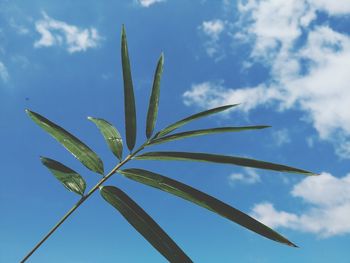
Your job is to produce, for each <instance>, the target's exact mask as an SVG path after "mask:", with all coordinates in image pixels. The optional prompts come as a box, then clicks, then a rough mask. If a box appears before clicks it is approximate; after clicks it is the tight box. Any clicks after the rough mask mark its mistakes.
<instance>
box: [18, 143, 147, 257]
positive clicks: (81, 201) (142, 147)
mask: <svg viewBox="0 0 350 263" xmlns="http://www.w3.org/2000/svg"><path fill="white" fill-rule="evenodd" d="M148 142H149V141H147V142H145V143H144V144H143V145H141V146H140V148H138V149H137V150H136V151H135V152H133V153H130V154H129V155H128V156H127V157H125V159H124V160H123V161H121V162H120V163H118V164H117V165H116V166H115V167H114V168H113V169H112V170H111V171H110V172H109V173H108V174H107V175H105V176H104V177H102V179H101V180H100V181H99V182H98V183H97V184H96V185H95V186H94V187H93V188H91V190H90V191H89V192H88V193H87V194H86V195H84V196H83V197H82V198H81V199H80V200H79V201H78V202H77V203H76V204H75V205H74V206H73V207H72V208H71V209H70V210H69V211H68V212H67V213H66V214H65V215H64V216H63V217H62V218H61V219H60V221H58V223H57V224H56V225H55V226H54V227H53V228H52V229H51V230H50V231H49V232H48V233H47V234H46V235H45V236H44V237H43V238H42V239H41V240H40V241H39V242H38V243H37V244H36V245H35V247H34V248H33V249H32V250H31V251H30V252H29V253H28V254H27V255H26V256H25V257H24V258H23V259H22V261H20V263H24V262H26V261H27V259H28V258H29V257H30V256H31V255H32V254H33V253H34V252H35V251H36V250H37V249H38V248H39V247H40V246H41V245H42V244H43V243H44V242H45V241H46V240H47V239H48V238H49V237H50V236H51V235H52V234H53V233H54V232H55V231H56V230H57V229H58V228H59V227H60V226H61V225H62V224H63V222H64V221H66V220H67V218H68V217H69V216H70V215H71V214H72V213H73V212H74V211H75V210H76V209H78V207H80V206H81V205H82V204H83V203H84V202H85V200H87V199H88V198H89V197H90V196H91V195H92V194H93V193H94V192H95V191H96V190H97V189H98V188H99V187H100V186H101V185H102V184H103V183H104V182H106V181H107V180H108V179H109V178H110V177H111V176H112V175H113V174H115V173H116V172H117V171H118V169H119V168H120V167H122V166H123V165H124V164H126V163H127V162H128V161H130V160H131V159H132V157H133V156H134V155H135V154H137V153H138V152H140V151H141V150H143V149H144V148H145V147H146V146H147V145H148Z"/></svg>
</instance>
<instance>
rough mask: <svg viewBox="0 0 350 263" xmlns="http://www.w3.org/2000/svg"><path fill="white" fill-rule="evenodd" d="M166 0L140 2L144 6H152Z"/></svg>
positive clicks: (143, 0)
mask: <svg viewBox="0 0 350 263" xmlns="http://www.w3.org/2000/svg"><path fill="white" fill-rule="evenodd" d="M165 1H166V0H138V3H139V4H140V5H141V6H143V7H150V6H151V5H154V4H157V3H161V2H165Z"/></svg>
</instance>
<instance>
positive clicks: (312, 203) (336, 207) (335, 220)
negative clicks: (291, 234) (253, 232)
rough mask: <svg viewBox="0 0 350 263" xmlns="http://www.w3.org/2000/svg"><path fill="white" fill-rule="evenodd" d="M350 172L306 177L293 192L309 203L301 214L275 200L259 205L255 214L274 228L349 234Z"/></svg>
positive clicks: (325, 235)
mask: <svg viewBox="0 0 350 263" xmlns="http://www.w3.org/2000/svg"><path fill="white" fill-rule="evenodd" d="M349 192H350V174H348V175H346V176H344V177H342V178H337V177H335V176H333V175H331V174H329V173H322V174H321V175H320V176H317V177H316V176H315V177H306V178H305V179H303V180H302V181H301V182H300V183H298V184H296V185H295V186H294V187H293V189H292V191H291V195H292V196H293V197H295V198H299V199H301V200H302V201H303V202H304V203H305V204H306V206H307V208H306V210H305V211H304V212H301V213H299V214H297V213H291V212H286V211H279V210H277V209H276V208H275V207H274V205H273V204H272V203H269V202H263V203H260V204H256V205H255V206H254V208H253V209H252V216H253V217H255V218H256V219H258V220H259V221H261V222H263V223H265V224H267V225H268V226H271V227H274V228H281V227H283V228H289V229H293V230H297V231H301V232H306V233H313V234H316V235H318V236H320V237H323V238H327V237H331V236H337V235H344V234H350V220H349V218H350V195H349Z"/></svg>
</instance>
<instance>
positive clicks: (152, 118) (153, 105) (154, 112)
mask: <svg viewBox="0 0 350 263" xmlns="http://www.w3.org/2000/svg"><path fill="white" fill-rule="evenodd" d="M163 64H164V56H163V54H161V56H160V58H159V60H158V64H157V69H156V72H155V74H154V80H153V87H152V94H151V97H150V100H149V106H148V112H147V124H146V136H147V138H150V137H151V136H152V133H153V130H154V126H155V123H156V120H157V116H158V104H159V93H160V80H161V77H162V73H163Z"/></svg>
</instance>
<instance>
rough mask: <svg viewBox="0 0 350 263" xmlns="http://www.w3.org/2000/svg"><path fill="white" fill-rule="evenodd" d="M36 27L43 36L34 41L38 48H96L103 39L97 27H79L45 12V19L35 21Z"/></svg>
mask: <svg viewBox="0 0 350 263" xmlns="http://www.w3.org/2000/svg"><path fill="white" fill-rule="evenodd" d="M35 28H36V30H37V31H38V32H39V33H40V35H41V38H40V39H39V40H38V41H36V42H35V43H34V47H36V48H40V47H51V46H56V45H57V46H62V47H64V48H65V49H67V51H68V52H69V53H74V52H80V51H86V50H87V49H89V48H96V47H97V46H98V45H99V43H100V41H101V37H100V36H99V34H98V32H97V29H95V28H93V27H91V28H88V29H87V28H85V29H84V28H79V27H77V26H74V25H70V24H67V23H66V22H63V21H58V20H55V19H53V18H51V17H49V16H48V15H47V14H46V13H43V19H41V20H39V21H37V22H36V23H35Z"/></svg>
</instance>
